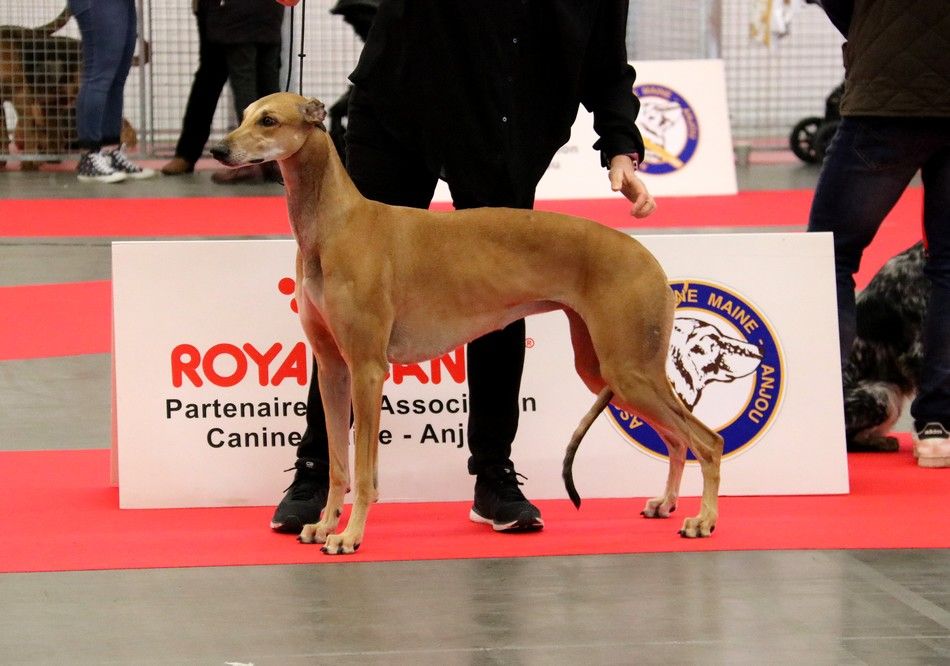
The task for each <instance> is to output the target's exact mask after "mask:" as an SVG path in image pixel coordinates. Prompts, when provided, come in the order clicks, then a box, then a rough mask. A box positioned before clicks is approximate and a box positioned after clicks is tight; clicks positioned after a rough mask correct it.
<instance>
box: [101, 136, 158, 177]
mask: <svg viewBox="0 0 950 666" xmlns="http://www.w3.org/2000/svg"><path fill="white" fill-rule="evenodd" d="M106 156H107V157H108V158H109V159H110V160H111V161H112V168H113V170H115V171H118V172H119V173H124V174H125V175H126V177H127V178H132V179H134V180H143V179H145V178H151V177H152V176H154V175H155V174H156V173H157V172H156V171H155V169H146V168H143V167H140V166H139V165H138V164H136V163H135V162H133V161H132V160H130V159H129V157H128V155H126V154H125V144H122V145H121V146H119V147H118V148H116V149H115V150H113V151H110V152H108V153H106Z"/></svg>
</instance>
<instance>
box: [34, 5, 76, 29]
mask: <svg viewBox="0 0 950 666" xmlns="http://www.w3.org/2000/svg"><path fill="white" fill-rule="evenodd" d="M72 16H73V13H72V12H71V11H69V7H66V8H65V9H64V10H63V11H61V12H60V13H59V16H57V17H56V18H54V19H53V20H52V21H50V22H49V23H47V24H46V25H41V26H40V27H38V28H36V31H37V32H42V33H43V34H44V35H52V34H53V33H54V32H58V31H59V30H61V29H62V28H63V26H65V25H66V24H67V23H69V19H71V18H72Z"/></svg>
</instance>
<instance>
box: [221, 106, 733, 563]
mask: <svg viewBox="0 0 950 666" xmlns="http://www.w3.org/2000/svg"><path fill="white" fill-rule="evenodd" d="M325 118H326V111H325V109H324V105H323V104H322V103H320V102H319V101H317V100H315V99H308V98H306V97H302V96H300V95H296V94H293V93H276V94H274V95H269V96H267V97H264V98H262V99H259V100H257V101H256V102H254V103H252V104H251V105H250V106H248V108H247V109H246V110H245V112H244V119H243V122H242V123H241V125H240V126H239V127H238V128H237V129H235V130H234V131H233V132H231V133H230V134H229V135H228V136H227V137H225V139H224V140H223V141H222V142H221V143H220V144H218V145H216V146H215V147H214V148H212V150H211V153H212V155H214V157H215V158H216V159H217V160H218V161H220V162H221V163H222V164H224V165H226V166H229V167H238V166H242V165H245V164H255V163H261V162H265V161H268V160H276V161H277V162H278V164H279V165H280V171H281V174H282V175H283V179H284V183H285V186H286V188H287V208H288V212H289V217H290V222H291V226H292V228H293V233H294V237H295V238H296V240H297V246H298V252H297V260H296V270H297V302H298V304H299V306H300V320H301V323H302V325H303V328H304V331H305V332H306V335H307V338H308V340H309V342H310V345H311V347H312V349H313V352H314V354H315V356H316V359H317V365H318V379H319V382H320V390H321V393H322V396H323V404H324V408H325V411H326V420H327V434H328V437H329V441H330V451H329V453H330V492H329V497H328V498H327V504H326V507H325V509H324V511H323V513H322V515H321V518H320V521H319V522H317V523H314V524H311V525H306V526H304V528H303V531H302V532H301V534H300V537H299V539H300V540H301V541H302V542H304V543H323V544H324V546H323V551H324V552H326V553H330V554H341V553H352V552H354V551H355V550H356V549H357V548H358V547H359V545H360V543H361V541H362V539H363V533H364V529H365V525H366V518H367V513H368V511H369V505H370V504H371V503H372V502H374V501H375V500H376V498H377V488H376V463H377V448H378V433H379V419H380V404H381V399H382V392H383V380H384V378H385V376H386V373H387V371H388V369H389V362H390V361H395V362H399V363H415V362H419V361H422V360H426V359H430V358H434V357H436V356H439V355H441V354H443V353H446V352H448V351H450V350H452V349H454V348H455V347H457V346H458V345H460V344H462V343H465V342H468V341H470V340H473V339H474V338H476V337H479V336H481V335H483V334H485V333H488V332H489V331H492V330H495V329H499V328H502V327H504V326H506V325H508V324H509V323H511V322H513V321H515V320H517V319H520V318H522V317H525V316H527V315H531V314H537V313H541V312H549V311H552V310H563V311H564V312H565V313H566V315H567V319H568V322H569V325H570V333H571V340H572V344H573V347H574V364H575V368H576V370H577V373H578V374H579V375H580V377H581V379H582V380H583V381H584V383H585V384H586V385H587V387H588V388H589V389H590V390H591V391H592V392H593V393H595V394H596V395H597V399H596V401H595V403H594V405H593V407H592V408H591V409H590V410H589V411H588V413H587V414H586V415H585V416H584V418H583V419H582V421H581V423H580V425H579V426H578V427H577V430H576V431H575V432H574V435H573V437H572V438H571V441H570V443H569V444H568V450H567V454H566V456H565V459H564V481H565V485H566V487H567V489H568V494H569V495H570V497H571V499H572V500H573V501H574V504H575V505H579V504H580V498H579V497H578V495H577V491H576V490H575V489H574V483H573V478H572V473H571V465H572V463H573V459H574V454H575V453H576V450H577V447H578V445H579V444H580V440H581V438H582V437H583V436H584V434H585V433H586V432H587V429H588V428H589V427H590V425H591V423H593V421H594V419H595V418H596V417H597V415H598V414H600V412H601V411H603V409H604V408H605V407H606V406H607V404H608V403H613V404H615V405H617V406H618V407H621V408H623V409H625V410H629V411H630V412H632V413H635V414H638V415H640V416H642V417H643V418H644V419H646V420H647V421H648V422H650V424H651V425H653V426H654V428H656V429H657V431H658V432H659V433H660V434H661V436H662V437H663V439H664V440H665V442H666V443H667V446H668V448H669V454H670V468H669V475H668V478H667V485H666V491H665V492H664V494H662V495H660V496H659V497H656V498H654V499H651V500H649V501H647V503H646V507H645V508H644V510H643V512H642V513H643V515H644V516H646V517H649V518H654V517H663V518H665V517H668V516H669V514H670V512H672V511H673V510H674V508H675V506H676V501H677V498H678V495H679V486H680V479H681V477H682V472H683V465H684V461H685V457H686V449H687V447H689V448H690V449H691V450H692V451H693V453H694V455H695V456H696V458H697V459H698V460H699V463H700V466H701V470H702V475H703V494H702V500H701V509H700V512H699V515H698V516H696V517H691V518H687V519H686V520H685V522H684V523H683V526H682V529H681V530H680V534H681V535H682V536H685V537H706V536H709V535H710V533H711V532H712V531H713V529H714V528H715V525H716V519H717V517H718V493H719V466H720V460H721V457H722V438H721V437H720V436H719V435H718V434H717V433H716V432H714V431H713V430H711V429H709V428H707V427H706V426H705V425H703V424H702V423H701V422H700V421H699V420H698V419H696V418H695V417H694V416H693V415H692V414H691V413H690V412H689V410H688V409H687V408H686V407H685V406H684V405H683V403H682V401H680V399H679V398H678V397H677V396H676V394H675V393H674V392H673V390H672V388H671V387H670V384H669V381H668V380H667V377H666V371H665V366H666V358H667V354H668V352H669V342H670V332H671V328H672V325H673V309H674V295H673V292H672V291H671V289H670V288H669V286H668V283H667V278H666V275H665V274H664V272H663V270H662V268H660V265H659V264H658V263H657V261H656V259H655V258H654V257H653V255H651V254H650V253H649V252H648V251H647V250H646V249H645V248H644V247H643V246H642V245H641V244H640V243H638V242H637V241H636V240H634V239H632V238H630V237H629V236H627V235H626V234H623V233H621V232H619V231H617V230H614V229H610V228H608V227H605V226H602V225H600V224H597V223H596V222H592V221H590V220H584V219H580V218H576V217H569V216H566V215H560V214H555V213H547V212H537V211H530V210H513V209H507V208H478V209H472V210H464V211H453V212H433V211H428V210H419V209H414V208H404V207H398V206H387V205H383V204H381V203H377V202H374V201H370V200H368V199H366V198H364V197H363V196H361V195H360V193H359V192H358V191H357V189H356V186H355V185H354V184H353V182H352V181H351V180H350V178H349V176H348V175H347V173H346V170H345V169H344V167H343V164H342V162H341V161H340V158H339V156H338V155H337V153H336V150H335V148H334V146H333V142H332V141H331V139H330V137H329V135H328V134H327V132H326V127H325V126H324V123H323V121H324V119H325ZM351 406H352V409H353V417H354V427H355V435H354V447H355V467H356V468H355V474H354V477H355V479H354V482H355V483H354V487H355V497H354V499H353V507H352V512H351V515H350V518H349V520H348V522H347V524H346V528H345V529H344V530H343V531H342V532H341V533H339V534H337V533H336V530H337V527H338V525H339V522H340V516H341V509H342V505H343V498H344V495H345V494H346V492H347V491H348V489H349V462H348V456H347V446H348V433H349V414H350V408H351Z"/></svg>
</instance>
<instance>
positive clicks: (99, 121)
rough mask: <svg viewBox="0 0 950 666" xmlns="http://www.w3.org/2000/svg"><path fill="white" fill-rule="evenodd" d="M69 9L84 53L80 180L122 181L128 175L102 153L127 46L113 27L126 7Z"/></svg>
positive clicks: (115, 3) (106, 2)
mask: <svg viewBox="0 0 950 666" xmlns="http://www.w3.org/2000/svg"><path fill="white" fill-rule="evenodd" d="M69 6H70V9H71V10H72V11H73V15H74V16H75V18H76V22H77V23H78V24H79V32H80V35H81V38H82V54H83V69H82V79H81V82H80V86H79V93H78V95H77V97H76V145H77V146H78V147H79V148H80V149H81V150H83V156H82V158H81V159H80V160H79V165H78V167H77V172H78V175H79V180H81V181H84V182H85V181H90V182H119V181H122V180H124V179H125V174H123V173H119V172H116V171H115V170H114V169H113V168H112V165H111V160H110V159H108V158H107V157H106V156H105V155H103V154H102V153H101V152H100V151H101V149H102V146H103V143H104V139H105V138H106V137H104V136H103V128H104V125H103V118H104V116H105V114H106V107H107V105H108V101H109V94H110V91H111V89H112V84H113V81H114V79H115V76H116V72H117V71H118V70H119V67H120V64H121V62H122V59H123V55H124V51H125V47H126V42H125V39H124V35H121V36H120V38H118V39H117V38H116V37H117V34H118V33H116V31H115V30H114V29H113V25H114V24H115V23H116V22H122V21H124V18H123V17H124V10H125V7H124V4H123V0H102V1H101V2H100V1H98V0H97V1H94V2H89V1H83V0H70V2H69ZM119 10H123V11H119ZM120 122H121V121H120Z"/></svg>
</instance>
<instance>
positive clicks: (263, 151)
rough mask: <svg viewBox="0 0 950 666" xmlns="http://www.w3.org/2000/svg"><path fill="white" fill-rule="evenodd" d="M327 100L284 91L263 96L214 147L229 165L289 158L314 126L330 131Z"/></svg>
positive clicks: (222, 161) (250, 106)
mask: <svg viewBox="0 0 950 666" xmlns="http://www.w3.org/2000/svg"><path fill="white" fill-rule="evenodd" d="M326 117H327V112H326V109H325V108H324V105H323V102H320V101H319V100H316V99H313V98H307V97H303V96H301V95H297V94H294V93H289V92H283V93H275V94H273V95H268V96H267V97H262V98H261V99H259V100H257V101H256V102H253V103H251V104H250V105H248V107H247V108H246V109H245V110H244V119H243V120H242V121H241V125H240V126H239V127H238V128H237V129H236V130H234V131H233V132H231V133H230V134H228V135H227V136H226V137H225V138H224V140H223V141H221V143H219V144H217V145H216V146H214V147H213V148H212V149H211V155H212V156H214V158H215V159H216V160H218V161H219V162H221V163H222V164H224V165H225V166H229V167H239V166H244V165H247V164H260V163H262V162H270V161H272V160H276V161H280V160H283V159H287V158H288V157H290V156H291V155H293V154H294V153H296V152H297V151H298V150H300V148H301V147H302V146H303V144H304V142H305V141H306V140H307V137H308V136H309V135H310V133H311V132H312V131H313V130H314V129H320V130H321V131H324V132H325V131H326V126H325V125H324V124H323V121H324V119H326Z"/></svg>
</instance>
